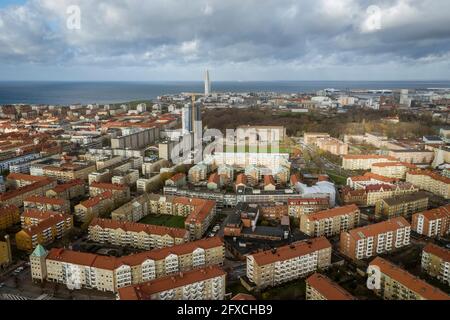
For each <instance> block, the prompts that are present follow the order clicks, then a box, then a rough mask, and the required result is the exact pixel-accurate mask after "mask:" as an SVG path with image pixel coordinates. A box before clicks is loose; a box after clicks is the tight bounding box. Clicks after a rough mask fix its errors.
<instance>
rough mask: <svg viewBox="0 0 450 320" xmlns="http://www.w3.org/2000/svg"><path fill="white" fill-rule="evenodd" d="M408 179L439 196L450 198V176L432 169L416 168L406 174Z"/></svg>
mask: <svg viewBox="0 0 450 320" xmlns="http://www.w3.org/2000/svg"><path fill="white" fill-rule="evenodd" d="M406 181H407V182H409V183H412V184H413V185H415V186H417V187H419V188H420V189H423V190H425V191H429V192H431V193H433V194H435V195H437V196H440V197H443V198H445V199H450V178H447V177H444V176H441V175H440V174H437V173H434V172H432V171H430V170H414V171H409V172H408V173H407V174H406Z"/></svg>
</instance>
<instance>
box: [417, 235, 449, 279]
mask: <svg viewBox="0 0 450 320" xmlns="http://www.w3.org/2000/svg"><path fill="white" fill-rule="evenodd" d="M421 265H422V270H423V271H425V272H426V273H428V274H429V275H430V276H432V277H434V278H437V279H438V280H439V281H441V282H443V283H445V284H446V285H448V286H450V250H448V249H445V248H442V247H439V246H437V245H435V244H432V243H429V244H427V245H426V246H425V248H423V251H422V261H421Z"/></svg>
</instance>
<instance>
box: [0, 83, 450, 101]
mask: <svg viewBox="0 0 450 320" xmlns="http://www.w3.org/2000/svg"><path fill="white" fill-rule="evenodd" d="M203 88H204V86H203V82H193V81H192V82H189V81H182V82H175V81H174V82H169V81H168V82H6V81H1V82H0V105H2V104H14V103H27V104H55V105H68V104H77V103H81V104H88V103H100V104H103V103H120V102H127V101H136V100H149V99H154V98H156V97H157V96H160V95H164V94H176V93H181V92H203ZM326 88H334V89H339V90H348V89H377V90H381V89H388V90H393V89H426V88H450V81H216V82H213V83H212V89H213V91H214V92H263V91H267V92H278V93H305V92H315V91H317V90H321V89H326Z"/></svg>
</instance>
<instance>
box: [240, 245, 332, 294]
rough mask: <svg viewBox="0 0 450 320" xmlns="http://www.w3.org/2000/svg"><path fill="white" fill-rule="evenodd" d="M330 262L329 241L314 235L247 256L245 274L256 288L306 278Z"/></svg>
mask: <svg viewBox="0 0 450 320" xmlns="http://www.w3.org/2000/svg"><path fill="white" fill-rule="evenodd" d="M330 264H331V244H330V242H329V241H328V240H327V239H326V238H325V237H321V238H314V239H311V240H307V241H300V242H295V243H292V244H291V245H287V246H283V247H279V248H274V249H271V250H266V251H262V252H258V253H255V254H251V255H248V256H247V277H248V279H249V280H250V282H251V283H253V284H255V286H256V287H257V288H258V289H262V288H265V287H271V286H276V285H279V284H281V283H284V282H288V281H291V280H294V279H298V278H302V277H305V276H307V275H309V274H311V273H313V272H315V271H317V270H320V269H324V268H327V267H328V266H330Z"/></svg>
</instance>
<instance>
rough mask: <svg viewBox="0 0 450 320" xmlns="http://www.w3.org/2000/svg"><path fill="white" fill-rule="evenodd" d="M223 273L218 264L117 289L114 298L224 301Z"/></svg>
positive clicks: (224, 276)
mask: <svg viewBox="0 0 450 320" xmlns="http://www.w3.org/2000/svg"><path fill="white" fill-rule="evenodd" d="M225 279H226V272H225V271H223V269H222V268H220V267H218V266H210V267H207V268H202V269H195V270H191V271H188V272H184V273H180V274H177V275H173V276H170V277H165V278H159V279H155V280H151V281H148V282H145V283H141V284H137V285H134V286H129V287H125V288H120V289H119V290H118V291H119V292H118V295H117V296H118V300H224V298H225Z"/></svg>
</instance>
